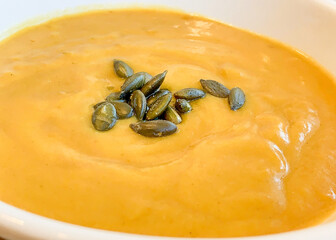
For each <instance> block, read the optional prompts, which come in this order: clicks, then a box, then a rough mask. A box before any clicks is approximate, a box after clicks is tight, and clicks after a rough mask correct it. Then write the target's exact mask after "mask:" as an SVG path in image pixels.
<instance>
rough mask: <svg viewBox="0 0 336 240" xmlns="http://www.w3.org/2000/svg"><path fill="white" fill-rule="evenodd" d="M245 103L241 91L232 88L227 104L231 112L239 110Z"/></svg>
mask: <svg viewBox="0 0 336 240" xmlns="http://www.w3.org/2000/svg"><path fill="white" fill-rule="evenodd" d="M244 103H245V94H244V92H243V90H241V89H240V88H238V87H235V88H232V89H231V91H230V94H229V104H230V108H231V110H233V111H236V110H238V109H239V108H241V107H242V106H243V105H244Z"/></svg>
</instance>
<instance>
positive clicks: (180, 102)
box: [175, 99, 192, 113]
mask: <svg viewBox="0 0 336 240" xmlns="http://www.w3.org/2000/svg"><path fill="white" fill-rule="evenodd" d="M175 108H176V109H177V111H179V112H180V113H187V112H190V111H191V110H192V107H191V105H190V103H189V102H188V101H187V100H185V99H177V100H176V102H175Z"/></svg>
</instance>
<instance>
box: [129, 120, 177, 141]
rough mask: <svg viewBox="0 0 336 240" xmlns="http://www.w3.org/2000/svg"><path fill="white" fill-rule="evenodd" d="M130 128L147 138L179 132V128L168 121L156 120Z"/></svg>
mask: <svg viewBox="0 0 336 240" xmlns="http://www.w3.org/2000/svg"><path fill="white" fill-rule="evenodd" d="M130 128H131V129H132V130H133V131H134V132H136V133H138V134H140V135H142V136H145V137H163V136H168V135H171V134H173V133H175V132H176V131H177V126H176V125H175V124H174V123H172V122H170V121H166V120H154V121H148V122H137V123H133V124H131V125H130Z"/></svg>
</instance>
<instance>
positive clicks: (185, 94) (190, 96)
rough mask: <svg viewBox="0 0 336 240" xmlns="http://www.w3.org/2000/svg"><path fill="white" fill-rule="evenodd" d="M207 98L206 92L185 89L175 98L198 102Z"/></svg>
mask: <svg viewBox="0 0 336 240" xmlns="http://www.w3.org/2000/svg"><path fill="white" fill-rule="evenodd" d="M204 96H205V92H203V91H202V90H200V89H197V88H185V89H182V90H180V91H178V92H176V93H174V97H175V98H177V99H186V100H196V99H199V98H202V97H204Z"/></svg>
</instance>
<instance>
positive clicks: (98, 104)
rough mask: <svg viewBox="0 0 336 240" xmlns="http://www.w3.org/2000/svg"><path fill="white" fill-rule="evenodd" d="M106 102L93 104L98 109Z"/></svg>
mask: <svg viewBox="0 0 336 240" xmlns="http://www.w3.org/2000/svg"><path fill="white" fill-rule="evenodd" d="M104 103H105V102H99V103H97V104H95V105H93V109H94V110H96V109H97V108H98V107H99V106H100V105H102V104H104Z"/></svg>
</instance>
